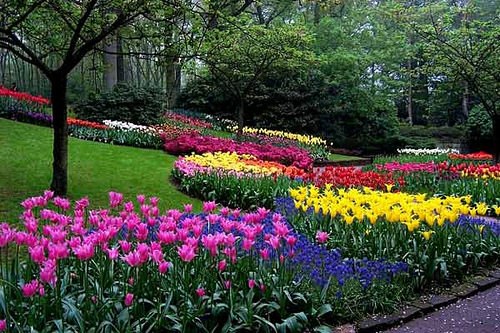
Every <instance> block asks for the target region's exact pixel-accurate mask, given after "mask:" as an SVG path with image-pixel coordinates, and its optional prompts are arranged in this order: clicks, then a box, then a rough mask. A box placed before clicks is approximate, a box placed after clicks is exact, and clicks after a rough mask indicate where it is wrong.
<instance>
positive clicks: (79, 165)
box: [0, 118, 200, 222]
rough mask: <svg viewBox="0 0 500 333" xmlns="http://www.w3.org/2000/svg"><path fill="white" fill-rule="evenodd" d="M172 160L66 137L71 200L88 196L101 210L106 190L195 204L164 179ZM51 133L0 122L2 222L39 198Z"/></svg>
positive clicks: (169, 204)
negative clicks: (27, 201)
mask: <svg viewBox="0 0 500 333" xmlns="http://www.w3.org/2000/svg"><path fill="white" fill-rule="evenodd" d="M175 159H176V157H174V156H170V155H167V154H165V153H164V152H163V151H161V150H150V149H139V148H133V147H123V146H113V145H109V144H102V143H96V142H91V141H84V140H79V139H75V138H70V139H69V168H68V172H69V187H68V195H69V197H70V198H71V199H79V198H81V197H83V196H88V197H89V198H90V201H91V203H92V204H93V205H92V206H93V207H105V206H107V202H108V192H109V191H110V190H113V191H117V192H122V193H123V194H124V195H125V199H127V200H131V199H132V198H135V196H136V194H141V193H142V194H146V195H148V196H157V197H159V198H160V208H161V209H162V210H163V209H168V208H181V207H182V204H183V203H193V204H194V205H195V208H196V209H197V210H198V209H199V208H200V202H199V201H198V200H195V199H192V198H189V197H187V196H186V195H184V194H182V193H181V192H179V191H177V190H176V189H175V188H174V187H173V185H172V184H171V183H170V182H169V181H168V177H169V176H170V173H171V170H172V165H173V163H174V161H175ZM51 174H52V129H51V128H45V127H40V126H34V125H29V124H23V123H19V122H13V121H10V120H6V119H2V118H0V222H3V221H9V222H13V221H14V219H16V218H17V216H19V214H20V213H21V212H22V208H21V206H19V203H20V202H21V201H23V200H24V199H25V198H27V197H29V196H33V195H40V194H41V193H42V192H43V190H45V189H47V188H48V187H49V185H50V180H51Z"/></svg>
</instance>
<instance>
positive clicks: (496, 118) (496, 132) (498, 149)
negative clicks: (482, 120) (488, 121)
mask: <svg viewBox="0 0 500 333" xmlns="http://www.w3.org/2000/svg"><path fill="white" fill-rule="evenodd" d="M493 140H494V142H493V148H494V151H493V158H494V160H495V163H500V114H498V113H495V114H494V115H493Z"/></svg>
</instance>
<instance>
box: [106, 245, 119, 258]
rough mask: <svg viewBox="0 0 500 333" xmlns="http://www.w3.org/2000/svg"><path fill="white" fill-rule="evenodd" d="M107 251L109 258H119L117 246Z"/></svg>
mask: <svg viewBox="0 0 500 333" xmlns="http://www.w3.org/2000/svg"><path fill="white" fill-rule="evenodd" d="M106 252H107V253H108V257H109V259H111V260H116V259H117V258H118V249H117V248H112V249H108V250H107V251H106Z"/></svg>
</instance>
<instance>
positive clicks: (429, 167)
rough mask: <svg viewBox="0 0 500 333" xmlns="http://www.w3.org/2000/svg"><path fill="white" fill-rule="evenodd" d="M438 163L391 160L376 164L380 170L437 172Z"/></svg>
mask: <svg viewBox="0 0 500 333" xmlns="http://www.w3.org/2000/svg"><path fill="white" fill-rule="evenodd" d="M437 167H438V166H437V164H435V163H434V162H424V163H413V162H411V163H399V162H391V163H386V164H383V165H382V164H379V165H377V166H376V168H377V170H379V171H390V172H394V171H402V172H418V171H424V172H435V171H436V170H437Z"/></svg>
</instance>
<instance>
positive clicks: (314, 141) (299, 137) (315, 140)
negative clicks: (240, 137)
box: [228, 126, 327, 146]
mask: <svg viewBox="0 0 500 333" xmlns="http://www.w3.org/2000/svg"><path fill="white" fill-rule="evenodd" d="M228 129H229V130H231V131H233V132H237V131H238V126H228ZM243 133H245V134H257V135H259V134H260V135H265V136H269V137H277V138H283V139H288V140H293V141H297V142H300V143H303V144H305V145H310V146H318V145H326V143H327V142H326V140H324V139H322V138H320V137H316V136H313V135H307V134H296V133H289V132H284V131H277V130H269V129H265V128H253V127H248V126H245V127H243Z"/></svg>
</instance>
